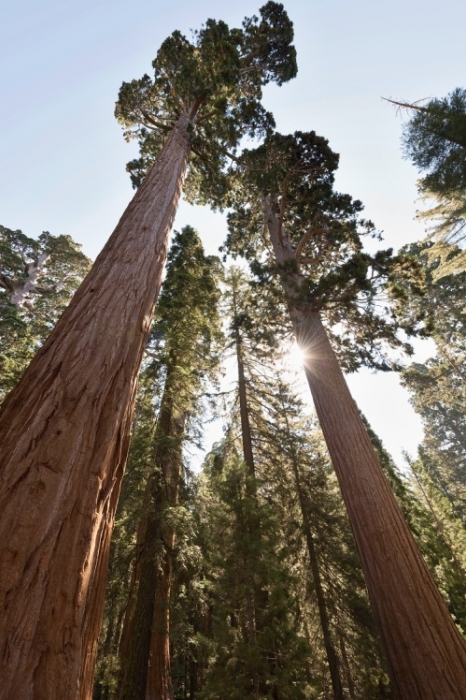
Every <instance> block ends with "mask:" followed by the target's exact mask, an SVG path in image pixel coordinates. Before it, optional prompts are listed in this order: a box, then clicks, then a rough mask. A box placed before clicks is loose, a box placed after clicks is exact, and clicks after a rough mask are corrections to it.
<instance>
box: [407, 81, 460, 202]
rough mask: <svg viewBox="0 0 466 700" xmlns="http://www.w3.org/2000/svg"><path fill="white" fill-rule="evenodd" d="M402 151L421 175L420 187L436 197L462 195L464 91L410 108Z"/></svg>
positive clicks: (458, 89) (456, 91) (454, 92)
mask: <svg viewBox="0 0 466 700" xmlns="http://www.w3.org/2000/svg"><path fill="white" fill-rule="evenodd" d="M413 108H414V110H415V111H414V115H413V116H412V118H411V119H410V120H409V122H408V123H407V124H406V126H405V129H404V135H403V146H404V152H405V154H406V156H407V157H408V158H410V159H411V160H412V161H413V163H414V164H415V165H416V166H417V167H418V168H419V169H420V170H421V171H422V172H424V173H426V174H425V175H424V177H423V178H421V181H420V184H421V188H422V189H423V190H425V191H428V192H430V193H433V194H435V195H438V196H449V195H452V194H455V193H457V194H458V193H461V192H463V193H464V192H466V90H465V89H463V88H456V90H453V92H452V93H450V94H449V95H447V97H444V98H442V99H433V100H430V101H429V102H428V103H427V104H425V105H423V106H422V107H420V106H414V107H413Z"/></svg>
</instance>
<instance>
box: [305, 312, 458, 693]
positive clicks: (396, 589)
mask: <svg viewBox="0 0 466 700" xmlns="http://www.w3.org/2000/svg"><path fill="white" fill-rule="evenodd" d="M291 311H292V316H293V321H294V327H295V333H296V338H297V341H298V343H299V345H300V346H301V347H302V348H303V349H304V350H305V352H306V359H305V372H306V377H307V380H308V383H309V387H310V389H311V392H312V396H313V399H314V404H315V407H316V411H317V415H318V417H319V421H320V424H321V427H322V431H323V433H324V436H325V440H326V443H327V446H328V450H329V452H330V457H331V459H332V462H333V465H334V467H335V471H336V473H337V477H338V480H339V482H340V487H341V490H342V494H343V498H344V500H345V504H346V508H347V511H348V515H349V519H350V523H351V526H352V529H353V534H354V537H355V540H356V545H357V548H358V551H359V556H360V558H361V562H362V566H363V570H364V574H365V578H366V584H367V588H368V591H369V595H370V598H371V603H372V607H373V610H374V615H375V618H376V620H377V623H378V626H379V631H380V634H381V638H382V642H383V644H384V647H385V651H386V653H387V657H388V661H389V665H390V668H391V672H392V678H393V682H394V685H395V688H396V689H397V692H398V694H399V697H400V700H439V698H442V700H465V698H466V646H465V643H464V640H463V639H462V637H461V636H460V633H459V632H458V630H457V628H456V626H455V624H454V622H453V620H452V618H451V616H450V613H449V612H448V609H447V607H446V605H445V603H444V601H443V598H442V596H441V595H440V593H439V591H438V589H437V587H436V585H435V583H434V580H433V578H432V576H431V574H430V572H429V569H428V568H427V565H426V563H425V562H424V559H423V558H422V556H421V554H420V552H419V550H418V548H417V545H416V544H415V542H414V539H413V536H412V534H411V531H410V530H409V528H408V526H407V524H406V522H405V520H404V518H403V515H402V514H401V511H400V509H399V507H398V504H397V502H396V500H395V497H394V496H393V494H392V492H391V489H390V486H389V484H388V481H387V479H386V477H385V475H384V474H383V471H382V469H381V467H380V464H379V462H378V458H377V455H376V453H375V451H374V448H373V446H372V444H371V441H370V439H369V437H368V435H367V432H366V430H365V428H364V425H363V423H362V421H361V418H360V416H359V412H358V409H357V406H356V404H355V402H354V401H353V399H352V397H351V394H350V392H349V389H348V386H347V384H346V381H345V378H344V376H343V373H342V371H341V369H340V367H339V364H338V361H337V358H336V356H335V353H334V352H333V350H332V347H331V345H330V342H329V340H328V337H327V334H326V331H325V329H324V327H323V325H322V322H321V319H320V316H319V314H318V313H316V312H314V311H310V310H309V309H306V308H304V309H303V308H299V307H296V306H295V307H292V309H291Z"/></svg>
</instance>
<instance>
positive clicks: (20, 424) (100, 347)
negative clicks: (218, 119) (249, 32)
mask: <svg viewBox="0 0 466 700" xmlns="http://www.w3.org/2000/svg"><path fill="white" fill-rule="evenodd" d="M189 149H190V143H189V135H188V119H187V117H181V118H180V120H179V121H178V123H177V125H176V126H175V127H174V130H173V131H172V133H171V134H170V136H169V138H168V140H167V142H166V144H165V146H164V148H163V149H162V151H161V153H160V156H159V158H158V159H157V162H156V163H155V164H154V166H153V168H152V169H151V171H150V172H149V173H148V175H147V176H146V178H145V180H144V183H143V185H142V187H141V188H140V189H139V191H138V192H137V193H136V195H135V197H134V198H133V200H132V202H131V203H130V204H129V206H128V208H127V209H126V212H125V213H124V215H123V216H122V218H121V220H120V222H119V224H118V226H117V228H116V229H115V231H114V233H113V235H112V236H111V238H110V240H109V241H108V243H107V244H106V246H105V248H104V249H103V251H102V253H101V254H100V255H99V257H98V258H97V260H96V262H95V264H94V266H93V268H92V270H91V272H90V273H89V275H88V276H87V277H86V279H85V280H84V282H83V284H82V285H81V287H80V288H79V290H78V292H77V293H76V295H75V297H74V299H73V301H72V302H71V304H70V306H69V307H68V309H67V310H66V311H65V313H64V314H63V316H62V317H61V319H60V320H59V322H58V323H57V326H56V327H55V329H54V331H53V332H52V334H51V336H50V337H49V339H48V341H47V342H46V343H45V345H44V346H43V347H42V348H41V349H40V350H39V352H38V353H37V355H36V357H35V358H34V360H33V362H32V363H31V365H30V367H29V368H28V370H27V371H26V373H25V374H24V375H23V378H22V380H21V382H20V383H19V384H18V386H17V387H16V389H15V390H14V391H13V392H11V394H10V395H9V396H8V397H7V399H6V400H5V402H4V403H3V406H2V410H1V413H0V444H1V445H2V457H1V460H2V461H1V469H0V513H1V514H2V518H1V524H0V543H1V544H0V547H1V549H2V550H3V551H2V556H1V562H2V569H1V570H0V658H1V662H0V676H1V678H2V682H1V687H0V698H1V699H2V700H9V699H10V698H13V697H17V698H21V700H43V699H44V698H47V700H54V699H56V700H63V699H64V698H66V699H67V700H74V698H81V699H82V698H89V697H90V696H91V692H92V677H93V669H94V664H95V654H96V649H97V638H98V633H99V626H100V622H101V616H102V607H103V597H104V589H105V578H106V575H105V572H106V567H107V559H108V550H109V541H110V534H111V527H112V523H113V517H114V511H115V507H116V503H117V498H118V493H119V486H120V481H121V476H122V472H123V469H124V464H125V460H126V455H127V449H128V441H129V439H128V435H129V428H130V423H131V417H132V412H133V406H134V399H135V391H136V383H137V373H138V370H139V366H140V363H141V357H142V352H143V349H144V346H145V344H146V340H147V336H148V333H149V329H150V324H151V319H152V314H153V308H154V304H155V300H156V298H157V294H158V290H159V287H160V282H161V276H162V271H163V266H164V262H165V257H166V249H167V241H168V234H169V231H170V229H171V226H172V223H173V219H174V216H175V212H176V208H177V203H178V199H179V196H180V193H181V188H182V183H183V178H184V173H185V170H186V166H187V162H188V156H189Z"/></svg>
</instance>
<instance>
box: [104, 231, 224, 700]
mask: <svg viewBox="0 0 466 700" xmlns="http://www.w3.org/2000/svg"><path fill="white" fill-rule="evenodd" d="M220 275H221V267H220V264H219V261H218V259H217V258H215V257H212V256H206V255H205V254H204V251H203V247H202V243H201V241H200V238H199V235H198V234H197V232H196V231H195V230H194V229H193V228H192V227H190V226H186V227H185V228H183V229H182V230H181V231H180V232H176V233H175V235H174V237H173V241H172V245H171V248H170V251H169V255H168V264H167V275H166V278H165V281H164V284H163V288H162V292H161V294H160V297H159V304H158V307H157V315H156V318H155V321H154V324H153V327H152V330H151V335H150V339H149V345H148V349H147V356H146V359H145V361H144V364H143V370H142V372H141V376H140V382H139V390H138V400H137V405H136V412H135V418H134V422H133V429H132V432H133V435H132V441H131V447H130V452H129V457H128V465H127V472H126V475H125V478H124V479H123V486H122V494H121V498H120V501H119V505H118V510H117V517H116V525H115V530H114V536H113V541H112V554H111V558H110V575H109V584H108V589H107V598H106V610H105V616H104V625H103V630H102V634H101V640H100V652H99V658H98V664H97V674H96V684H95V690H94V697H95V698H101V699H102V700H103V699H104V698H110V697H113V695H112V693H113V692H114V690H115V689H116V688H117V686H118V681H119V673H120V662H119V658H118V656H119V644H120V639H121V636H122V625H123V620H124V617H125V614H127V611H128V610H129V609H130V608H131V605H132V602H133V601H134V600H135V599H136V595H137V581H136V582H135V579H136V578H137V574H138V566H139V563H140V561H141V560H142V555H143V554H144V545H145V542H144V540H143V539H141V536H140V533H141V532H142V530H143V528H144V523H145V522H147V520H148V519H149V518H151V517H153V516H152V514H153V513H154V512H155V510H157V511H158V515H159V516H160V518H161V521H162V527H163V528H164V532H165V530H166V531H170V532H174V533H175V534H176V536H177V539H178V544H177V546H176V550H175V552H174V554H175V556H176V557H177V559H178V561H177V567H178V569H183V567H184V566H187V564H186V563H185V561H184V560H185V559H187V560H188V563H189V560H190V559H191V558H192V555H191V554H190V553H189V551H188V550H189V547H190V543H189V542H187V539H186V538H187V535H188V534H189V533H190V531H191V516H190V513H189V511H188V510H187V509H186V507H185V500H186V494H185V492H184V491H183V490H182V491H181V497H180V500H179V502H178V503H172V502H171V500H170V499H165V500H163V499H161V498H160V493H159V491H160V488H159V487H160V484H161V483H162V484H165V481H166V480H167V481H169V482H172V481H173V480H174V476H173V475H172V474H167V473H166V472H165V471H164V470H163V465H162V464H161V462H162V461H163V460H165V461H168V462H170V461H173V460H174V461H177V462H178V461H180V460H182V457H181V455H182V450H183V446H184V445H185V444H186V443H187V442H188V440H189V439H190V438H193V436H194V437H196V436H197V431H196V430H195V429H194V428H195V425H196V423H198V422H200V421H201V419H202V401H201V394H202V390H203V388H204V387H205V385H206V383H207V382H208V381H209V380H213V379H214V378H215V372H216V370H217V368H218V357H217V355H216V352H215V349H216V345H217V344H218V343H219V341H220V339H221V333H220V330H219V318H218V311H217V304H218V300H219V290H218V279H219V276H220ZM175 481H176V479H175ZM165 485H167V484H165ZM170 486H171V488H173V489H174V491H175V493H176V492H177V491H178V490H179V484H177V483H175V484H173V483H172V484H171V485H170ZM153 498H157V499H158V502H157V503H156V504H154V502H153ZM160 501H162V502H160ZM151 544H152V543H151ZM154 547H155V549H156V554H157V557H158V561H159V563H160V562H161V561H162V558H163V550H164V548H163V546H162V543H161V542H159V541H158V542H157V543H156V544H155V545H154ZM135 584H136V585H135ZM178 634H179V631H178Z"/></svg>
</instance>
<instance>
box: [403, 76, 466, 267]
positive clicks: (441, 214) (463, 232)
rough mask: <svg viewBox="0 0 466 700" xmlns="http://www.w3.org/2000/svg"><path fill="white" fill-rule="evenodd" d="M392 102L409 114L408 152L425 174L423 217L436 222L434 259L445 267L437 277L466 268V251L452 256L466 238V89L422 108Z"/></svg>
mask: <svg viewBox="0 0 466 700" xmlns="http://www.w3.org/2000/svg"><path fill="white" fill-rule="evenodd" d="M390 102H392V103H393V104H395V105H396V106H398V107H400V108H404V109H406V110H407V111H408V112H409V113H410V119H409V121H408V122H407V123H406V124H405V126H404V133H403V148H404V152H405V155H406V157H407V158H409V159H411V160H412V162H413V163H414V165H415V166H417V168H418V169H419V170H420V172H421V173H422V177H421V178H420V180H419V192H420V194H421V196H422V197H423V198H424V199H425V200H426V201H427V202H428V205H430V206H429V208H428V209H427V210H426V211H424V212H422V213H421V214H420V215H419V217H420V218H421V219H425V220H426V221H427V222H430V224H431V226H430V228H429V237H430V238H431V239H432V240H434V242H435V245H434V246H433V247H431V248H430V250H429V255H430V257H431V259H432V260H434V259H435V258H436V257H438V258H439V259H440V260H441V263H442V264H441V265H440V266H437V269H436V273H435V274H436V276H437V277H439V276H441V275H447V274H450V273H452V272H455V271H458V270H464V269H465V266H466V252H465V251H463V252H462V253H461V254H460V255H453V256H452V253H453V252H454V247H455V246H456V245H458V244H462V242H463V241H465V239H466V90H465V89H463V88H456V89H455V90H453V92H451V93H450V94H449V95H447V97H444V98H434V99H431V100H429V101H427V102H424V103H423V104H420V103H419V102H417V103H414V104H412V103H408V102H397V101H394V100H390ZM432 205H433V206H432Z"/></svg>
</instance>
